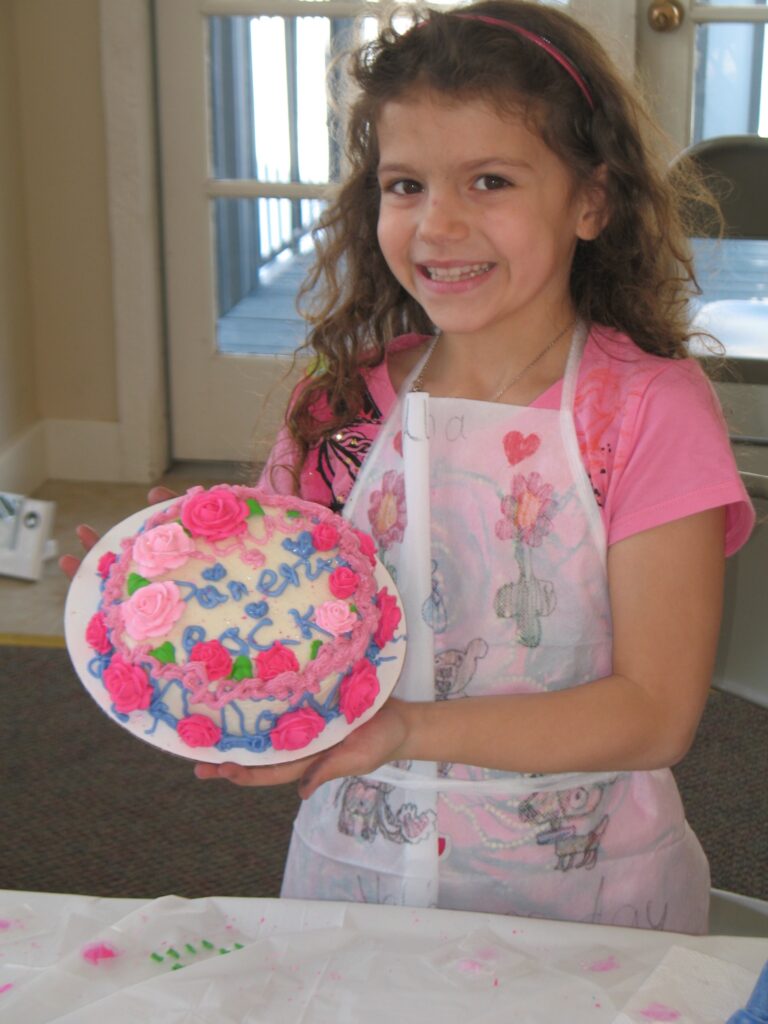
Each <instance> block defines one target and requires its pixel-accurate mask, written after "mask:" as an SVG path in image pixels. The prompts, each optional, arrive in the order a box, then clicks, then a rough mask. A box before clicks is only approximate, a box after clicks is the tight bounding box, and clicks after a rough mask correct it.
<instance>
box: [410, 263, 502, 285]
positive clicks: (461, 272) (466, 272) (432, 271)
mask: <svg viewBox="0 0 768 1024" xmlns="http://www.w3.org/2000/svg"><path fill="white" fill-rule="evenodd" d="M492 267H493V263H466V264H464V265H461V266H453V267H437V266H431V265H429V264H426V263H424V264H422V265H421V266H420V267H419V269H420V271H421V273H422V274H423V275H424V277H426V278H429V280H430V281H437V282H440V283H445V284H452V283H453V282H455V281H470V280H471V279H472V278H473V277H480V275H481V274H486V273H488V271H489V270H490V269H491V268H492Z"/></svg>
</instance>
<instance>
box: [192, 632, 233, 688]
mask: <svg viewBox="0 0 768 1024" xmlns="http://www.w3.org/2000/svg"><path fill="white" fill-rule="evenodd" d="M189 660H190V661H198V662H202V663H203V665H205V669H206V672H207V673H208V682H209V683H212V682H213V681H214V680H216V679H226V678H227V676H228V675H229V674H230V672H231V671H232V655H231V654H230V653H229V651H228V650H227V649H226V647H224V646H223V645H222V644H221V643H220V641H218V640H205V641H201V642H200V643H199V644H195V646H194V647H193V648H192V650H191V651H190V652H189Z"/></svg>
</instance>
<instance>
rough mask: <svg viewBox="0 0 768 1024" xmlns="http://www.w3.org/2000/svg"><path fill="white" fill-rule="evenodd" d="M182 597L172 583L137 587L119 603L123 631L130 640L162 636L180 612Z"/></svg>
mask: <svg viewBox="0 0 768 1024" xmlns="http://www.w3.org/2000/svg"><path fill="white" fill-rule="evenodd" d="M185 607H186V606H185V604H184V599H183V598H182V596H181V591H180V590H179V588H178V587H177V586H176V584H175V583H172V582H170V581H168V582H166V583H150V584H148V585H147V586H146V587H139V589H138V590H136V591H134V593H133V594H132V595H131V597H129V598H128V600H127V601H124V602H123V603H122V605H121V606H120V609H121V611H122V615H123V624H124V626H125V629H126V632H127V633H128V635H129V636H130V637H132V638H133V639H134V640H146V639H148V638H149V637H154V636H163V635H164V634H165V633H167V632H168V631H169V630H170V629H171V628H172V627H173V625H174V624H175V623H176V622H178V621H179V619H180V618H181V616H182V615H183V614H184V609H185Z"/></svg>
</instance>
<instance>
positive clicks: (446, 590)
mask: <svg viewBox="0 0 768 1024" xmlns="http://www.w3.org/2000/svg"><path fill="white" fill-rule="evenodd" d="M585 336H586V331H585V329H584V328H583V327H579V328H578V329H577V331H576V333H575V335H574V339H573V342H572V344H571V352H570V356H569V359H568V365H567V368H566V373H565V380H564V387H563V397H562V405H561V408H560V410H548V409H532V408H528V407H518V406H509V405H502V404H497V403H488V402H477V401H469V400H464V399H458V400H457V399H453V398H450V399H449V398H429V397H428V396H427V395H424V394H420V393H418V394H411V393H410V386H411V383H412V381H413V380H414V379H415V377H416V375H417V374H418V372H419V370H420V369H421V365H423V360H422V361H421V364H420V365H419V366H417V367H416V369H415V370H414V371H413V373H412V375H411V377H410V379H409V380H408V381H406V383H405V385H404V387H403V389H402V391H401V394H400V396H399V398H398V401H397V404H396V406H395V407H394V408H393V410H392V411H391V413H390V414H389V416H388V418H387V420H386V421H385V422H384V423H383V424H382V426H381V429H380V431H379V434H378V436H377V438H376V441H375V442H374V445H373V446H372V448H371V451H370V452H369V454H368V456H367V458H366V460H365V462H364V464H363V467H362V469H361V472H360V475H359V476H358V479H357V481H356V483H355V486H354V488H353V490H352V493H351V494H350V497H349V500H348V502H347V504H346V507H345V511H344V514H345V516H346V517H347V518H348V519H350V521H351V522H353V523H354V524H355V525H356V526H358V527H359V528H361V529H364V530H366V531H367V532H370V533H372V535H373V536H374V538H375V539H376V541H377V543H378V546H379V555H380V557H381V559H382V561H383V562H384V563H385V564H386V565H387V566H388V567H389V568H390V571H391V572H392V575H393V576H394V577H395V579H396V581H397V585H398V588H399V590H400V593H401V596H402V598H403V603H404V606H405V609H406V617H407V629H408V653H407V655H406V660H405V665H404V668H403V673H402V675H401V678H400V681H399V682H398V685H397V687H396V689H395V695H396V696H398V697H402V698H403V699H406V700H433V699H434V700H460V699H461V698H462V697H464V696H477V695H484V694H512V693H533V692H543V691H546V690H558V689H563V688H565V687H569V686H577V685H579V684H581V683H584V682H588V681H590V680H593V679H599V678H601V677H603V676H606V675H610V673H611V619H610V603H609V595H608V581H607V574H606V541H605V532H604V528H603V524H602V520H601V517H600V513H599V510H598V507H597V504H596V502H595V500H594V496H593V493H592V489H591V485H590V482H589V478H588V476H587V474H586V471H585V469H584V467H583V464H582V461H581V458H580V455H579V448H578V442H577V438H576V431H575V426H574V419H573V401H574V393H575V388H576V380H577V375H578V368H579V362H580V359H581V353H582V351H583V347H584V341H585ZM425 358H426V357H425ZM427 481H428V482H429V486H428V487H427ZM673 683H674V681H673V680H671V681H670V685H673ZM282 894H283V896H287V897H294V898H305V899H329V900H351V901H365V902H372V903H391V904H404V905H408V906H438V907H443V908H448V909H455V910H475V911H488V912H496V913H508V914H516V915H522V916H526V915H530V916H535V917H546V918H555V919H561V920H576V921H588V922H595V923H602V924H618V925H629V926H635V927H643V928H663V929H666V930H672V931H681V932H690V933H698V932H704V931H705V930H706V925H707V913H708V899H709V869H708V866H707V862H706V858H705V856H704V854H703V852H702V850H701V847H700V846H699V843H698V841H697V840H696V837H695V836H694V835H693V833H692V832H691V830H690V829H689V827H688V825H687V824H686V822H685V818H684V814H683V809H682V805H681V801H680V797H679V794H678V791H677V787H676V784H675V782H674V779H673V777H672V773H671V772H670V771H669V770H668V769H664V770H659V771H652V772H630V773H618V772H612V773H608V774H605V773H594V774H589V775H587V774H584V773H580V774H563V775H557V776H555V775H547V776H525V775H518V774H512V773H505V772H495V771H489V770H486V769H481V768H473V767H471V766H466V765H451V764H433V763H426V762H412V763H408V764H398V765H386V766H384V767H382V768H380V769H379V770H378V771H376V772H374V773H373V774H371V775H369V776H366V777H365V778H357V777H354V778H348V779H342V780H336V781H333V782H330V783H327V784H326V785H324V786H322V787H321V788H320V789H319V790H318V791H317V792H316V793H315V794H314V795H313V796H312V797H311V798H310V799H309V800H307V801H305V802H304V803H303V804H302V806H301V809H300V811H299V814H298V817H297V819H296V822H295V824H294V833H293V837H292V840H291V847H290V851H289V855H288V861H287V864H286V871H285V878H284V881H283V893H282Z"/></svg>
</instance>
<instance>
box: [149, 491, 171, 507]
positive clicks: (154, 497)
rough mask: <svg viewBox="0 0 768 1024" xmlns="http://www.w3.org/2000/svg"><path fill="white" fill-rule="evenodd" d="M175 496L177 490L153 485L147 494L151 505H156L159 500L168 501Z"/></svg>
mask: <svg viewBox="0 0 768 1024" xmlns="http://www.w3.org/2000/svg"><path fill="white" fill-rule="evenodd" d="M175 497H176V492H175V491H171V490H169V489H168V488H167V487H153V488H152V489H151V490H150V492H149V494H148V495H147V498H148V499H149V504H150V505H156V504H157V503H158V502H159V501H168V499H169V498H175Z"/></svg>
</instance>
